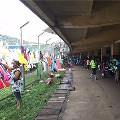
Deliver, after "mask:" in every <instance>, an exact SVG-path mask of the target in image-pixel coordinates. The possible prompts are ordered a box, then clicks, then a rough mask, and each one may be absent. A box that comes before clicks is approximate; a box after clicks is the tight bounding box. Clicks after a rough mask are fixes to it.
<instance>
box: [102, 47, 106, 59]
mask: <svg viewBox="0 0 120 120" xmlns="http://www.w3.org/2000/svg"><path fill="white" fill-rule="evenodd" d="M105 58H106V47H102V48H101V61H103V60H104V59H105Z"/></svg>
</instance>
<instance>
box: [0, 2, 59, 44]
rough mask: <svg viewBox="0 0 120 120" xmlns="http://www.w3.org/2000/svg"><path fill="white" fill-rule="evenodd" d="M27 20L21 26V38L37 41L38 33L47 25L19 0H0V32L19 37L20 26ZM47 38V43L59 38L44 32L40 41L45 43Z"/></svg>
mask: <svg viewBox="0 0 120 120" xmlns="http://www.w3.org/2000/svg"><path fill="white" fill-rule="evenodd" d="M28 21H29V23H28V24H27V25H26V26H24V27H23V28H22V32H23V39H24V40H28V41H35V42H37V40H38V35H39V34H40V33H42V32H43V30H44V29H46V28H47V27H48V26H47V25H46V24H45V23H44V22H43V21H42V20H40V18H38V17H37V16H36V15H35V14H34V13H33V12H32V11H30V10H29V9H28V8H27V7H26V6H25V5H24V4H23V3H21V2H20V1H19V0H0V34H3V35H8V36H12V37H16V38H18V39H20V27H21V26H22V25H23V24H25V23H26V22H28ZM49 38H51V40H50V41H48V43H52V42H55V41H58V40H59V39H60V38H59V37H58V36H57V35H52V34H50V33H44V34H43V35H42V36H40V42H41V43H45V41H46V40H48V39H49Z"/></svg>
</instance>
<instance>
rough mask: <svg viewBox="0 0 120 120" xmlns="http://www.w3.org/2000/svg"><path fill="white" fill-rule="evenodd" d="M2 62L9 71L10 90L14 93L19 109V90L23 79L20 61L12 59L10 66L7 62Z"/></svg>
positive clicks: (21, 87) (21, 88)
mask: <svg viewBox="0 0 120 120" xmlns="http://www.w3.org/2000/svg"><path fill="white" fill-rule="evenodd" d="M2 64H3V65H4V67H5V68H6V69H7V70H8V71H9V73H10V79H9V83H10V84H11V87H12V92H13V93H14V95H15V97H16V100H17V104H16V107H17V109H19V108H20V107H21V91H22V90H23V80H22V77H21V70H20V63H19V61H17V60H14V61H13V62H12V64H13V66H12V67H9V66H8V65H7V64H4V63H2Z"/></svg>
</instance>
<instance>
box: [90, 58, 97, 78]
mask: <svg viewBox="0 0 120 120" xmlns="http://www.w3.org/2000/svg"><path fill="white" fill-rule="evenodd" d="M90 65H91V69H92V74H91V75H90V78H93V76H94V79H95V80H97V76H96V68H97V63H96V61H95V58H92V60H91V62H90Z"/></svg>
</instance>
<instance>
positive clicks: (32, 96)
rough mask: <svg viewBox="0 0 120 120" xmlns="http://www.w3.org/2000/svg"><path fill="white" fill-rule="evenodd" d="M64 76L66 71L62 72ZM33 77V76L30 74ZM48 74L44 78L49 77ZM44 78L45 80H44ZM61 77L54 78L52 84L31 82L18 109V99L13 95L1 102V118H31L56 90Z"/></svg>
mask: <svg viewBox="0 0 120 120" xmlns="http://www.w3.org/2000/svg"><path fill="white" fill-rule="evenodd" d="M60 74H61V75H62V76H63V75H64V72H60ZM28 77H29V79H31V76H28ZM47 77H48V76H47V75H45V76H44V77H43V78H44V80H46V79H47ZM32 79H33V78H32ZM44 80H43V81H44ZM60 80H61V79H56V78H54V81H53V83H52V84H51V85H46V84H45V83H44V82H40V81H37V82H34V83H33V84H30V85H29V86H28V87H27V89H26V90H25V91H24V92H23V93H22V107H21V109H19V110H17V109H16V106H15V104H16V100H15V97H14V96H13V95H12V96H11V97H9V98H6V99H5V100H3V101H1V102H0V120H31V119H32V118H33V117H34V115H35V113H36V111H37V110H38V109H40V108H42V107H43V106H44V104H45V103H46V101H47V100H48V99H49V96H50V95H51V94H52V93H53V92H54V91H55V89H56V87H57V85H58V84H59V82H60Z"/></svg>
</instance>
